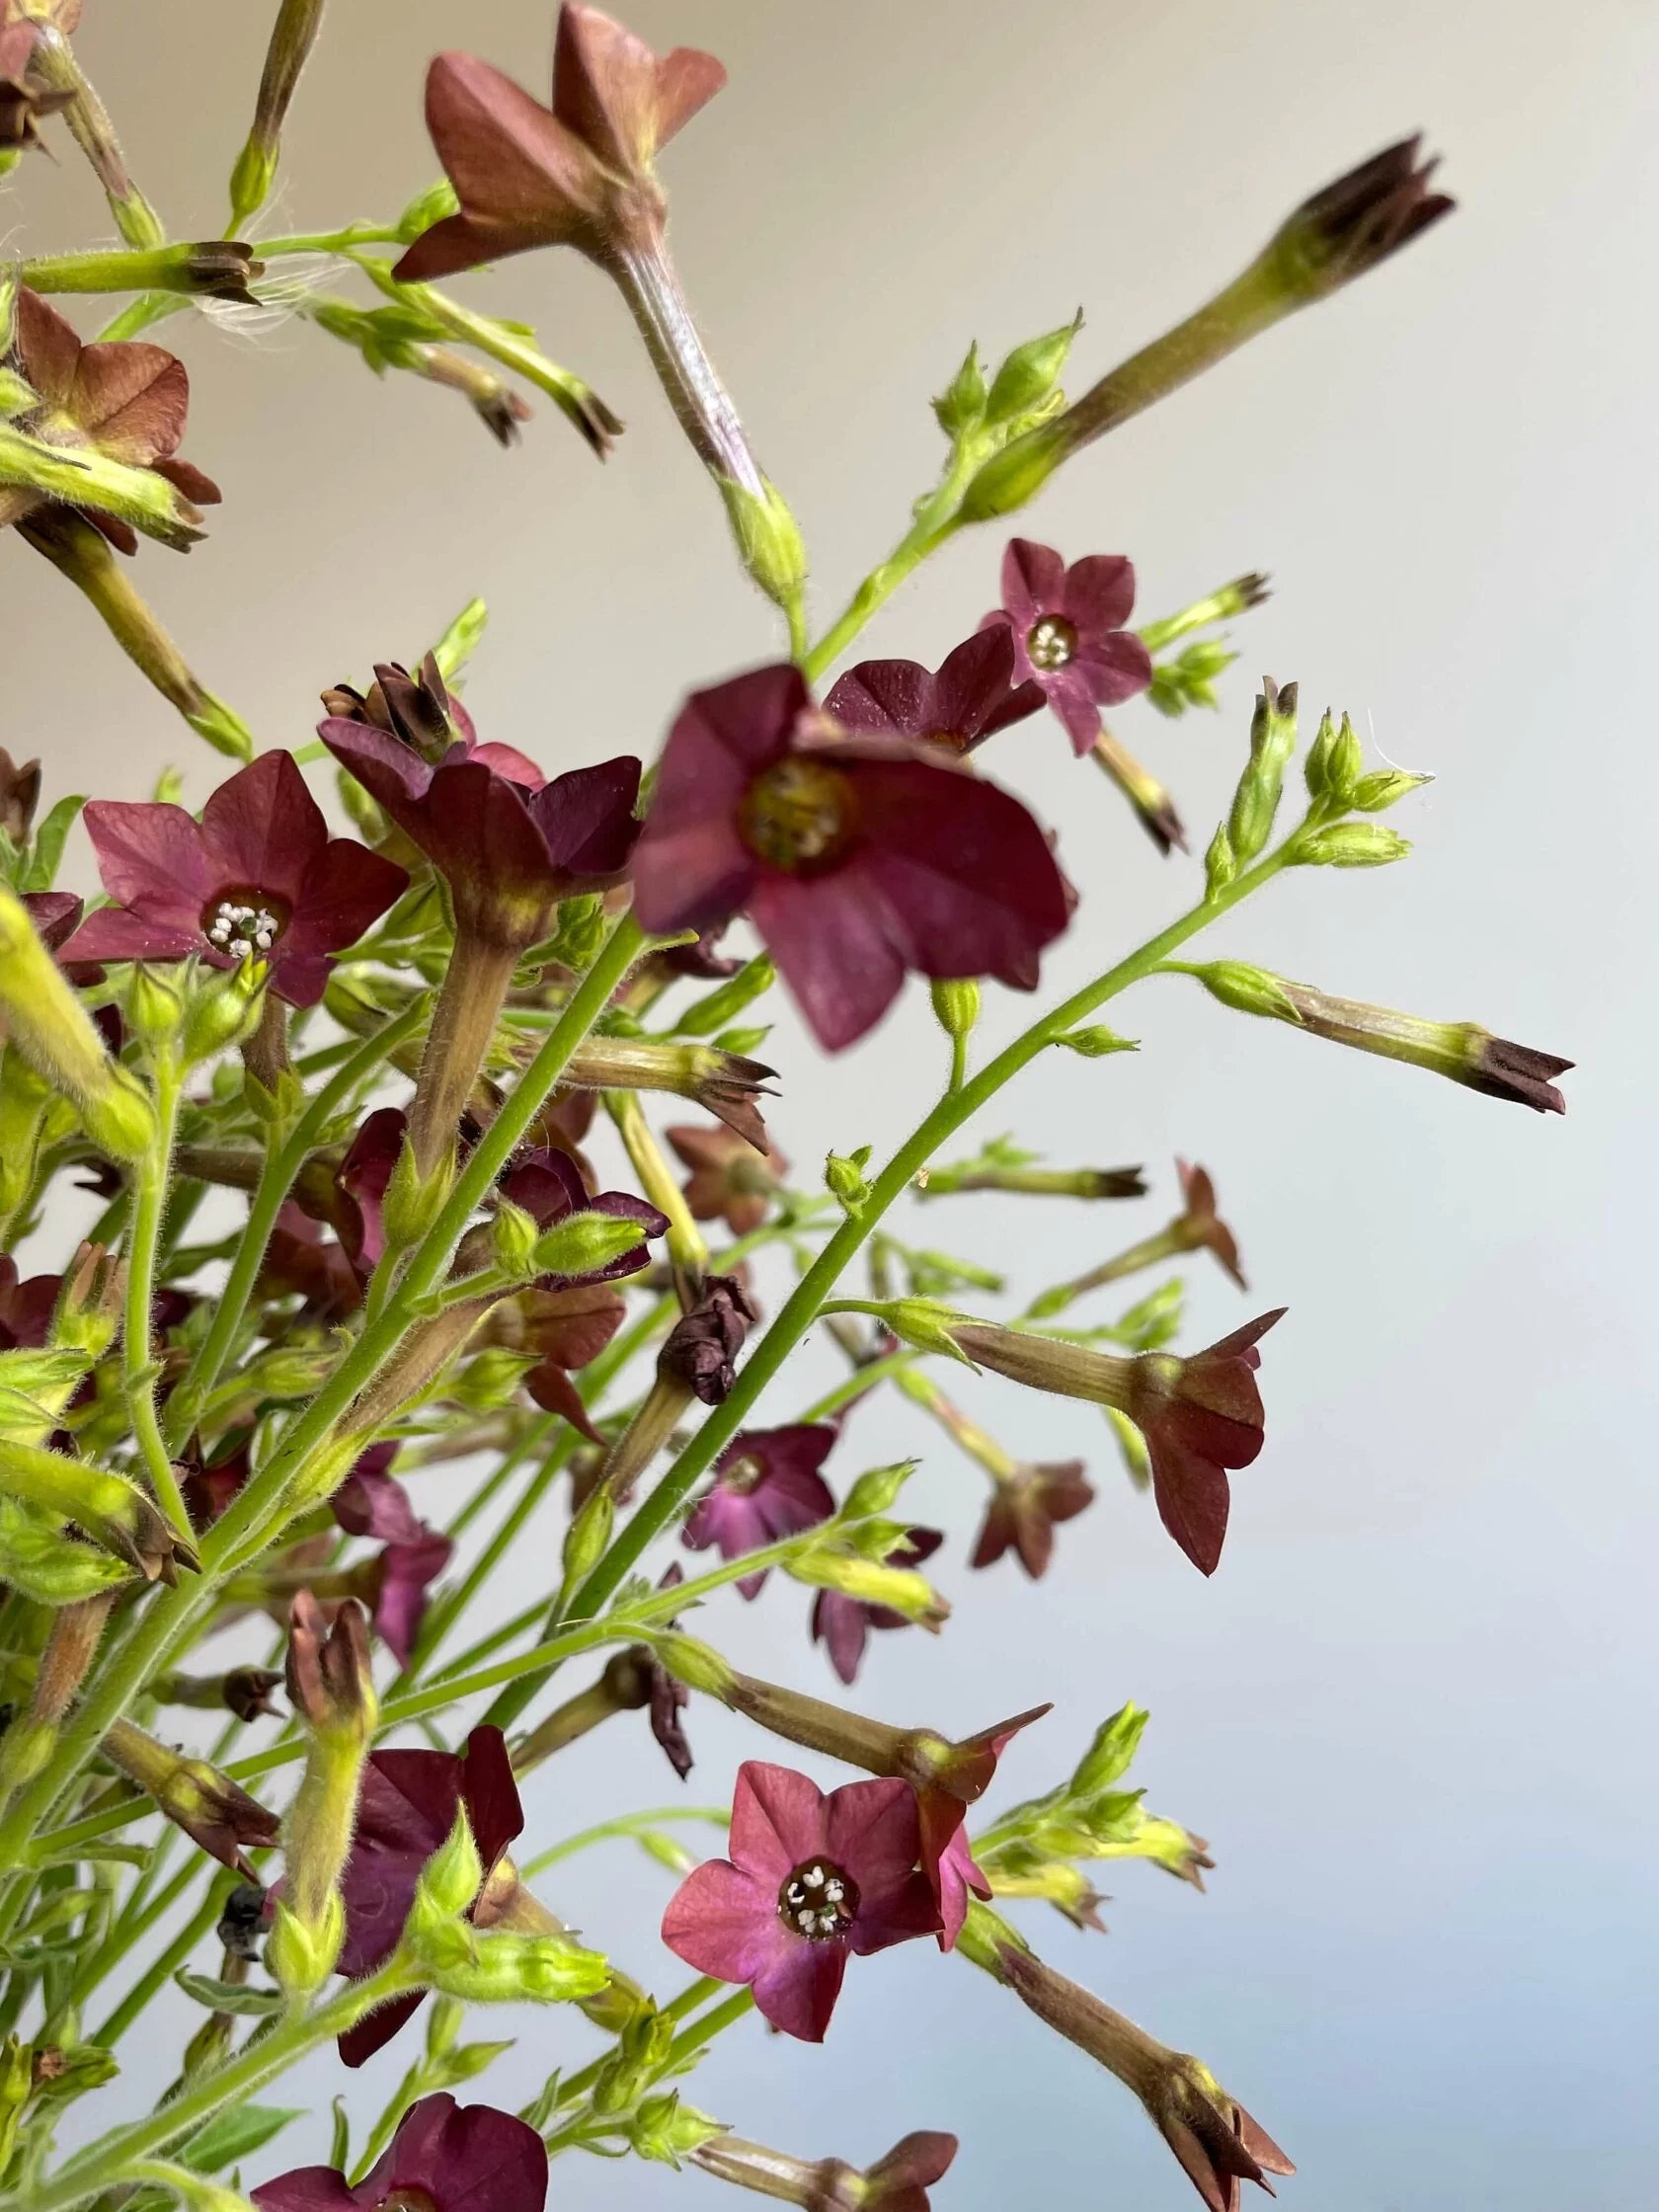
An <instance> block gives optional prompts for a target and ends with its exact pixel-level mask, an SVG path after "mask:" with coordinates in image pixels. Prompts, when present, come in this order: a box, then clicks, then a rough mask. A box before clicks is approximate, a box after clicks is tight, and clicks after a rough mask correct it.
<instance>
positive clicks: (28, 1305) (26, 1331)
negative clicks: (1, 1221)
mask: <svg viewBox="0 0 1659 2212" xmlns="http://www.w3.org/2000/svg"><path fill="white" fill-rule="evenodd" d="M59 1280H60V1279H59V1277H57V1276H55V1275H31V1276H29V1277H28V1278H27V1279H26V1280H23V1281H20V1280H19V1278H18V1266H17V1261H16V1260H14V1259H13V1258H12V1256H11V1254H10V1253H9V1252H0V1352H36V1351H39V1350H40V1349H41V1347H42V1346H43V1345H44V1344H45V1341H46V1338H47V1337H48V1335H49V1334H50V1333H51V1317H52V1310H53V1308H54V1307H55V1306H56V1304H57V1292H58V1284H59Z"/></svg>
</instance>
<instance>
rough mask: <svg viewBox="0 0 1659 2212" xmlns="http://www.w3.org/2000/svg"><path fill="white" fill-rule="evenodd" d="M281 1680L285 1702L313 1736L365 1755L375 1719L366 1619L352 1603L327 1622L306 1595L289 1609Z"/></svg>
mask: <svg viewBox="0 0 1659 2212" xmlns="http://www.w3.org/2000/svg"><path fill="white" fill-rule="evenodd" d="M283 1680H284V1682H285V1683H286V1686H287V1693H288V1702H289V1703H290V1704H291V1705H292V1707H293V1709H294V1711H295V1713H296V1714H297V1715H298V1717H299V1718H300V1719H301V1720H303V1721H304V1723H305V1725H306V1727H307V1728H308V1729H309V1730H310V1731H311V1733H312V1734H313V1735H315V1736H325V1737H327V1738H328V1739H329V1740H330V1741H331V1742H336V1743H342V1744H347V1745H353V1746H356V1747H357V1748H359V1749H366V1748H367V1746H368V1744H369V1742H370V1740H371V1739H372V1737H373V1735H374V1729H375V1724H376V1721H377V1720H378V1718H379V1700H378V1699H376V1697H375V1694H374V1670H373V1665H372V1662H371V1660H370V1657H369V1640H368V1616H367V1615H366V1614H365V1613H364V1611H363V1609H362V1607H361V1606H360V1605H359V1604H358V1603H357V1601H356V1598H348V1599H346V1600H345V1602H344V1603H343V1604H342V1605H340V1606H339V1607H338V1608H337V1609H336V1611H335V1615H334V1619H333V1620H332V1621H330V1620H328V1618H327V1616H326V1615H325V1614H324V1612H323V1609H322V1607H321V1606H320V1605H319V1604H318V1603H317V1601H316V1599H315V1598H314V1597H313V1596H312V1595H311V1593H310V1591H309V1590H300V1591H296V1592H295V1594H294V1597H293V1599H292V1601H291V1602H290V1605H289V1609H288V1649H287V1659H286V1669H285V1673H284V1676H283Z"/></svg>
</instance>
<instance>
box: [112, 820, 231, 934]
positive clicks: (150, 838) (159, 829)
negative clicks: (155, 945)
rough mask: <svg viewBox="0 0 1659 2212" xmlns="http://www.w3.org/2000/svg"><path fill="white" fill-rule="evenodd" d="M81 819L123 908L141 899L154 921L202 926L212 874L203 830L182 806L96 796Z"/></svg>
mask: <svg viewBox="0 0 1659 2212" xmlns="http://www.w3.org/2000/svg"><path fill="white" fill-rule="evenodd" d="M81 820H82V821H83V822H84V823H85V824H86V827H87V833H88V835H89V836H90V837H91V839H92V845H93V850H94V852H95V853H96V854H97V856H98V873H99V876H100V877H101V878H102V880H103V884H104V888H105V890H106V891H107V892H108V893H109V894H110V897H111V898H112V899H115V900H118V901H119V903H120V904H121V905H122V906H123V907H131V906H135V905H137V904H139V903H140V902H142V904H143V909H144V911H145V912H146V913H147V914H148V915H149V917H150V919H151V920H152V921H171V922H174V923H176V924H177V925H178V926H179V927H180V928H188V929H192V930H198V929H199V926H200V920H201V908H202V903H203V901H204V900H205V899H206V898H207V896H208V894H209V893H210V892H211V891H212V890H213V889H214V888H215V885H214V877H213V871H212V868H211V865H210V863H209V862H208V859H207V856H206V854H205V853H204V852H203V850H202V845H201V832H200V830H198V829H197V826H196V824H195V823H194V822H193V821H192V820H191V818H190V816H189V815H188V814H186V812H185V810H184V808H183V807H169V806H159V805H158V806H150V805H145V804H141V803H140V804H136V805H134V804H130V803H129V802H127V801H125V800H122V799H94V800H93V802H92V804H91V805H90V806H89V807H88V808H87V809H86V811H85V813H84V814H83V815H82V816H81Z"/></svg>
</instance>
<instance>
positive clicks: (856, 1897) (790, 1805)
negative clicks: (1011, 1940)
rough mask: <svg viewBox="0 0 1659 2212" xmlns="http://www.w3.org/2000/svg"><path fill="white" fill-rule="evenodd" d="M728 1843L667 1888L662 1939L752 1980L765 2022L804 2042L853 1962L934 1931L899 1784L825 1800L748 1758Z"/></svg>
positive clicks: (909, 1811) (864, 1786)
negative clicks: (724, 1854) (722, 1852)
mask: <svg viewBox="0 0 1659 2212" xmlns="http://www.w3.org/2000/svg"><path fill="white" fill-rule="evenodd" d="M730 1848H731V1855H732V1856H731V1857H730V1858H713V1859H709V1860H708V1861H706V1862H705V1863H704V1864H703V1865H701V1866H699V1867H698V1868H697V1869H696V1870H695V1872H694V1873H692V1874H690V1875H688V1876H687V1878H686V1880H685V1881H684V1882H683V1883H682V1884H681V1886H680V1888H679V1889H678V1890H677V1891H676V1892H675V1894H674V1896H673V1898H672V1901H671V1903H670V1905H669V1909H668V1911H667V1912H666V1913H665V1914H664V1916H663V1940H664V1942H666V1943H667V1944H668V1946H669V1948H670V1950H672V1951H673V1952H674V1953H675V1955H676V1956H677V1957H680V1958H682V1959H684V1960H685V1962H686V1964H687V1965H689V1966H694V1967H695V1968H696V1969H697V1971H698V1973H700V1974H713V1975H715V1976H716V1977H717V1978H718V1979H719V1980H721V1981H723V1982H747V1983H749V1984H750V1985H751V1987H752V1989H753V1991H754V2002H755V2005H756V2007H757V2009H758V2010H759V2012H760V2013H761V2014H762V2015H764V2016H765V2018H767V2019H768V2020H770V2021H771V2023H772V2025H773V2026H774V2027H778V2028H781V2029H782V2030H783V2031H784V2033H785V2034H786V2035H796V2036H799V2037H800V2038H801V2039H802V2041H803V2042H808V2043H819V2042H822V2041H823V2040H824V2032H825V2029H826V2028H827V2027H828V2026H829V2024H830V2014H831V2013H832V2012H833V2011H834V2008H835V1999H836V1997H837V1996H838V1995H839V1994H840V1987H841V1980H842V1977H843V1976H844V1974H845V1972H846V1962H847V1959H848V1957H849V1955H851V1954H853V1953H857V1954H858V1955H860V1956H863V1955H865V1954H867V1953H869V1952H871V1951H880V1950H886V1949H887V1948H888V1947H889V1945H890V1944H893V1943H903V1942H906V1941H908V1940H909V1938H910V1937H911V1936H927V1935H932V1934H934V1933H935V1932H936V1931H937V1929H938V1925H939V1916H938V1911H937V1908H936V1907H935V1904H934V1901H933V1894H932V1891H931V1889H930V1888H929V1886H928V1884H927V1882H926V1881H925V1880H924V1879H923V1878H922V1876H920V1875H919V1874H918V1873H917V1872H916V1870H915V1864H916V1856H917V1853H918V1851H919V1849H920V1839H919V1835H918V1832H917V1826H916V1805H915V1798H914V1796H913V1794H912V1793H911V1791H910V1790H909V1787H908V1786H907V1785H906V1784H905V1783H903V1782H898V1781H855V1782H848V1783H846V1784H845V1785H844V1786H843V1787H842V1788H840V1789H835V1790H831V1791H830V1794H829V1796H825V1794H824V1793H823V1791H822V1790H820V1789H819V1788H818V1787H817V1785H816V1784H815V1783H813V1782H811V1781H809V1780H808V1779H807V1778H806V1776H805V1775H798V1774H796V1773H795V1772H794V1771H793V1770H792V1769H791V1768H788V1767H773V1766H767V1765H764V1764H762V1763H761V1762H758V1761H755V1760H749V1761H747V1762H746V1763H745V1764H744V1766H742V1767H741V1768H740V1769H739V1770H738V1785H737V1791H736V1794H735V1795H734V1797H733V1800H732V1831H731V1847H730Z"/></svg>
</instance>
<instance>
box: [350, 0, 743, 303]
mask: <svg viewBox="0 0 1659 2212" xmlns="http://www.w3.org/2000/svg"><path fill="white" fill-rule="evenodd" d="M725 82H726V72H725V70H724V69H723V68H722V67H721V65H720V63H719V62H718V61H716V59H715V58H714V56H713V54H709V53H699V52H696V51H695V50H693V49H692V48H690V47H686V46H677V47H675V49H674V50H673V52H672V53H670V54H667V55H665V56H664V57H662V58H661V59H659V58H658V56H657V55H656V54H654V53H653V52H652V51H651V49H650V47H649V46H647V45H646V44H645V43H644V42H643V41H642V40H639V39H636V38H635V37H634V36H633V34H632V33H631V32H628V31H625V30H623V28H622V26H621V25H620V24H618V23H612V22H611V21H610V19H609V18H608V17H606V16H602V15H600V14H599V12H598V10H597V9H595V8H588V7H580V6H577V5H575V4H574V0H570V4H567V5H566V6H565V7H563V8H562V9H561V10H560V11H559V31H558V41H557V44H556V46H555V49H554V56H553V105H552V107H551V108H550V109H549V108H544V107H543V106H542V104H541V102H540V101H539V100H534V99H532V98H531V96H530V95H529V94H528V93H527V92H524V91H523V90H521V89H520V87H519V86H517V85H515V84H514V82H513V80H512V78H511V77H505V76H503V74H502V73H501V71H500V70H499V69H493V68H492V67H491V66H490V64H489V63H488V62H487V61H481V60H480V59H479V58H478V57H477V55H475V54H468V53H442V54H439V55H438V57H437V59H436V60H435V62H434V63H433V65H432V68H431V70H430V72H429V74H428V77H427V127H428V129H429V130H430V131H431V132H432V137H433V144H434V145H435V147H436V148H437V154H438V159H439V160H440V161H441V162H442V163H443V167H444V169H445V171H446V172H447V174H448V177H449V180H450V182H451V184H453V186H454V188H455V195H456V197H457V198H458V199H459V201H460V212H459V213H458V214H454V215H448V216H445V217H444V219H443V220H442V221H441V222H438V223H435V224H434V225H433V227H432V228H431V229H430V230H428V231H425V232H423V234H422V235H421V237H420V238H418V239H417V240H416V242H415V244H414V245H413V246H411V247H410V249H409V251H408V252H407V253H406V254H405V255H404V257H403V259H402V260H401V261H400V262H399V263H398V265H397V268H396V270H395V272H394V274H395V276H397V277H398V280H399V281H400V282H402V283H415V282H420V281H423V280H425V279H427V278H429V277H433V276H449V275H451V274H453V272H454V271H456V270H458V269H475V268H477V267H478V266H479V265H480V264H481V263H483V262H490V261H500V260H501V259H502V257H503V256H504V255H506V254H521V253H525V252H527V251H528V250H529V249H530V248H532V247H536V246H559V245H571V246H575V247H577V248H578V250H579V251H580V252H582V253H584V254H587V255H588V256H589V257H590V258H591V259H592V260H593V261H596V262H598V263H599V264H600V266H601V267H608V266H609V265H610V263H611V261H612V260H613V258H614V257H615V255H616V254H617V252H618V251H619V250H622V249H624V248H625V247H627V246H628V245H630V244H635V243H638V242H639V240H640V237H641V234H642V232H643V233H646V234H649V233H650V232H652V231H654V230H656V229H657V228H659V227H660V226H661V223H662V221H663V217H664V212H665V206H664V200H663V195H662V191H661V188H660V187H659V186H658V184H657V181H656V175H655V161H656V156H657V152H658V149H659V148H660V147H662V146H665V145H667V144H668V142H669V140H670V139H671V138H672V136H673V135H674V133H675V131H677V130H679V129H680V128H681V127H682V126H683V125H684V124H685V123H687V122H689V121H690V119H691V118H692V117H693V116H694V115H695V114H696V113H697V111H698V109H699V108H701V107H703V106H704V104H705V103H706V102H708V101H709V100H712V99H713V97H714V95H715V94H716V93H717V92H718V91H719V90H720V88H721V86H722V85H723V84H724V83H725Z"/></svg>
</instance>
